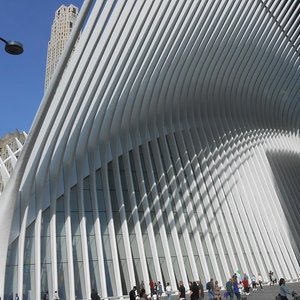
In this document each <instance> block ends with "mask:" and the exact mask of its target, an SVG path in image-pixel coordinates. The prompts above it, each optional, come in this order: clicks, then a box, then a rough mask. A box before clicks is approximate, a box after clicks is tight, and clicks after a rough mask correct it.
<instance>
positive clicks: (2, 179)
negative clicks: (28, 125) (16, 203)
mask: <svg viewBox="0 0 300 300" xmlns="http://www.w3.org/2000/svg"><path fill="white" fill-rule="evenodd" d="M26 136H27V135H26V133H25V132H19V131H15V132H13V133H8V134H6V135H5V136H4V137H3V138H1V139H0V195H1V193H2V191H3V189H4V186H5V184H6V182H7V181H8V179H9V177H10V174H11V172H12V170H13V168H14V166H15V164H16V162H17V159H18V157H19V155H20V152H21V149H22V148H23V144H24V142H25V140H26Z"/></svg>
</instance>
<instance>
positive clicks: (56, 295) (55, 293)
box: [53, 291, 59, 300]
mask: <svg viewBox="0 0 300 300" xmlns="http://www.w3.org/2000/svg"><path fill="white" fill-rule="evenodd" d="M53 300H59V297H58V293H57V291H55V292H54V295H53Z"/></svg>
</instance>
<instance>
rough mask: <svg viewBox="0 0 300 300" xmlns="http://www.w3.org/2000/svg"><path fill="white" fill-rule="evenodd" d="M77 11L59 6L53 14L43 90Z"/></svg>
mask: <svg viewBox="0 0 300 300" xmlns="http://www.w3.org/2000/svg"><path fill="white" fill-rule="evenodd" d="M78 12H79V9H78V8H77V7H76V6H74V5H72V4H70V5H69V6H65V5H61V6H60V7H59V8H58V9H57V11H56V12H55V18H54V20H53V24H52V28H51V38H50V41H49V42H48V53H47V65H46V78H45V90H46V89H47V87H48V84H49V82H50V79H51V77H52V75H53V72H54V70H55V67H56V65H57V63H58V61H59V58H60V56H61V54H62V52H63V50H64V48H65V45H66V43H67V41H68V38H69V35H70V33H71V31H72V29H73V26H74V24H75V22H76V19H77V15H78Z"/></svg>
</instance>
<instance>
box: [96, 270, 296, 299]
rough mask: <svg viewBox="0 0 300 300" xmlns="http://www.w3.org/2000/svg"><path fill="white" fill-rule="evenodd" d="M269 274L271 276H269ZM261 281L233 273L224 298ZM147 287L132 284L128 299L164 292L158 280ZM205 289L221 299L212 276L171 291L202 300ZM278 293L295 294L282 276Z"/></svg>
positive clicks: (238, 294)
mask: <svg viewBox="0 0 300 300" xmlns="http://www.w3.org/2000/svg"><path fill="white" fill-rule="evenodd" d="M269 275H270V284H272V285H274V284H276V283H277V280H276V279H274V278H275V277H274V275H273V272H271V271H270V273H269ZM271 275H272V276H273V277H271ZM271 279H272V280H271ZM262 283H263V279H262V276H261V274H259V275H258V277H257V278H256V276H255V275H252V277H251V278H249V276H248V275H247V274H246V273H244V274H243V275H240V274H236V273H235V274H233V275H232V276H231V277H230V278H229V280H228V281H227V282H226V284H225V286H224V288H225V291H224V298H226V299H228V300H233V299H237V300H241V298H242V295H250V288H251V287H252V291H253V292H255V291H257V288H258V286H259V287H260V289H263V286H262ZM149 287H150V293H151V294H150V295H147V294H146V289H145V284H144V282H143V281H142V282H141V284H140V290H139V292H137V288H136V286H134V287H133V289H132V290H131V291H130V293H129V298H130V300H136V298H137V296H139V298H140V299H145V300H146V299H147V300H148V299H149V298H150V296H151V298H152V299H153V300H158V299H159V298H160V297H161V296H162V295H163V293H164V290H163V286H162V284H161V282H160V281H157V282H154V281H153V280H152V279H151V280H150V283H149ZM205 290H206V291H207V294H208V299H209V300H222V295H221V287H220V286H219V283H218V281H217V280H214V279H213V278H211V279H210V281H208V282H207V283H206V284H205V286H204V285H203V283H202V282H201V281H200V280H199V281H193V282H192V281H190V282H189V287H188V290H186V288H185V286H184V284H183V281H179V283H178V289H176V290H174V291H173V292H176V291H177V293H176V294H178V296H177V297H178V298H179V300H185V299H186V298H190V300H203V299H204V291H205ZM165 294H166V295H167V298H168V300H171V295H172V288H171V286H170V284H169V283H167V285H166V288H165ZM279 295H280V297H281V298H280V299H282V300H286V299H288V298H287V295H295V293H294V292H290V291H289V290H288V288H287V287H286V285H285V280H284V279H283V278H281V279H280V280H279ZM224 298H223V299H224ZM92 299H93V298H92Z"/></svg>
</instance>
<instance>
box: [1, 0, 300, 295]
mask: <svg viewBox="0 0 300 300" xmlns="http://www.w3.org/2000/svg"><path fill="white" fill-rule="evenodd" d="M90 6H92V10H91V12H90V13H88V11H89V7H90ZM298 10H299V3H298V2H297V1H292V0H290V1H279V0H272V1H257V0H253V1H249V0H242V1H233V0H232V1H228V0H226V1H222V0H220V1H196V0H195V1H173V0H172V1H166V0H163V1H158V0H153V1H151V0H147V1H131V0H130V1H95V2H93V1H88V0H86V1H85V2H84V4H83V7H82V8H81V12H80V14H79V16H78V20H77V23H76V26H75V28H74V31H73V32H72V35H71V39H70V40H69V43H68V46H67V48H66V51H65V52H64V54H63V58H62V60H61V62H60V65H59V66H58V68H57V70H56V73H55V75H54V77H53V80H52V81H51V84H50V86H49V88H48V90H47V92H46V94H45V96H44V99H43V102H42V104H41V106H40V108H39V111H38V113H37V115H36V118H35V120H34V122H33V125H32V128H31V130H30V134H29V135H28V138H27V141H26V143H25V145H24V148H23V151H22V155H21V157H20V158H19V160H18V162H17V165H16V168H15V172H14V173H13V176H12V177H11V178H10V180H9V182H8V184H7V186H6V188H5V190H4V192H3V194H2V195H1V199H0V200H1V205H2V206H3V207H2V210H1V211H0V214H1V215H0V219H2V220H3V218H4V217H5V220H7V222H3V223H2V224H1V225H0V226H1V228H0V245H1V246H0V257H1V259H0V294H1V295H0V296H3V295H4V294H5V295H8V294H9V293H11V292H14V293H15V292H18V293H19V294H21V295H23V297H22V299H38V297H39V295H40V294H41V292H42V291H45V290H49V292H50V295H52V293H53V291H54V290H58V291H59V294H60V296H61V299H75V296H76V297H77V298H78V299H82V298H89V296H90V292H91V288H96V289H97V290H98V291H99V294H100V295H101V297H102V298H106V297H109V296H114V297H120V296H122V295H124V294H128V291H129V289H130V288H131V287H132V286H133V285H138V283H139V282H141V280H144V282H145V283H148V282H149V280H150V278H152V279H153V280H155V281H158V280H160V281H162V282H163V283H164V284H166V282H170V283H171V286H172V287H173V289H176V286H177V282H178V281H179V280H183V282H184V284H185V286H187V285H188V280H198V279H201V280H202V281H203V282H206V281H207V280H208V279H210V278H211V277H213V278H215V279H217V280H218V281H219V282H220V283H221V285H222V284H224V283H225V281H226V279H228V277H229V276H230V275H232V274H233V273H234V272H237V271H238V270H239V271H241V272H246V273H248V274H250V275H252V274H255V275H256V276H257V275H258V274H259V273H260V274H261V275H262V276H263V278H264V280H266V281H267V280H268V272H269V270H272V271H273V272H274V274H275V276H276V277H277V278H279V277H285V278H286V279H287V280H294V279H297V278H298V274H299V273H300V269H299V259H300V253H299V246H300V234H299V232H300V230H299V229H300V225H299V212H300V202H299V197H298V195H299V192H300V185H299V179H300V171H299V170H300V168H299V166H300V139H299V125H300V123H299V121H300V118H299V112H300V101H299V92H300V91H299V87H300V84H299V78H300V77H299V75H300V73H299V61H300V59H299V44H300V38H299V30H300V28H299V25H298V24H299V18H300V17H299V14H298ZM87 15H89V17H88V19H87V20H86V16H87ZM82 24H85V27H84V29H83V31H82V34H81V38H80V40H79V42H78V44H77V46H76V49H75V52H74V53H73V55H72V56H71V60H70V62H69V63H68V66H67V68H66V69H65V66H66V64H67V62H68V59H69V56H70V54H71V52H72V49H73V46H74V44H75V42H76V40H77V37H78V34H79V32H80V30H81V26H82ZM3 274H5V276H4V275H3ZM146 287H147V288H148V286H147V285H146Z"/></svg>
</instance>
